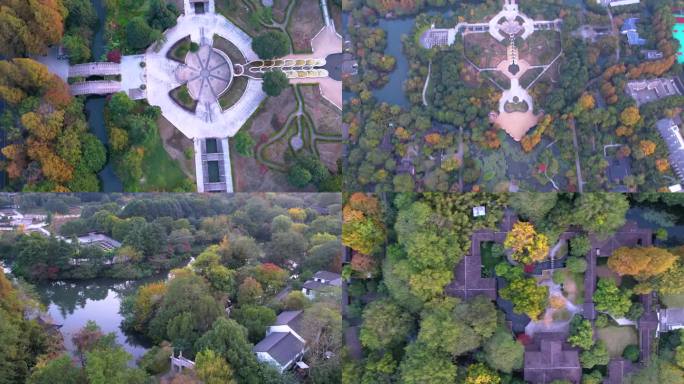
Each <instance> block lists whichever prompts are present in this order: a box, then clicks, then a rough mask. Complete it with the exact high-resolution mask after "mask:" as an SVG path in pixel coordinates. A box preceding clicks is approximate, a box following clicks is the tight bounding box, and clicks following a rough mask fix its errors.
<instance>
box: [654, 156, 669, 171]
mask: <svg viewBox="0 0 684 384" xmlns="http://www.w3.org/2000/svg"><path fill="white" fill-rule="evenodd" d="M656 169H657V170H658V172H660V173H665V172H667V171H669V170H670V162H669V161H668V160H667V159H657V160H656Z"/></svg>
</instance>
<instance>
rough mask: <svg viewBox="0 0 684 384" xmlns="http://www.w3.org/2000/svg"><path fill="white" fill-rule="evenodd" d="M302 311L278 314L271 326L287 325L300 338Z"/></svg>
mask: <svg viewBox="0 0 684 384" xmlns="http://www.w3.org/2000/svg"><path fill="white" fill-rule="evenodd" d="M301 314H302V311H283V312H280V314H279V315H278V317H276V321H275V323H274V324H273V325H287V326H289V327H290V328H292V330H293V331H295V332H297V333H298V334H299V335H300V336H301V330H302V329H301V323H302V316H301Z"/></svg>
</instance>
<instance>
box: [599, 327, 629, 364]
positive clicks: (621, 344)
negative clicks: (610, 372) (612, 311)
mask: <svg viewBox="0 0 684 384" xmlns="http://www.w3.org/2000/svg"><path fill="white" fill-rule="evenodd" d="M596 332H597V336H598V338H599V340H603V341H604V342H605V343H606V346H607V347H608V353H609V354H610V357H619V356H622V351H624V350H625V347H626V346H628V345H630V344H639V341H638V338H637V332H636V329H635V328H634V327H631V326H630V327H617V326H610V327H605V328H599V329H598V330H597V331H596Z"/></svg>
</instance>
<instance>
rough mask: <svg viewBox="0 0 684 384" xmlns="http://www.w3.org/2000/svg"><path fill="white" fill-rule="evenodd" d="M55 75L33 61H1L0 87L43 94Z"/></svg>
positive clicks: (22, 59)
mask: <svg viewBox="0 0 684 384" xmlns="http://www.w3.org/2000/svg"><path fill="white" fill-rule="evenodd" d="M53 79H54V74H52V73H51V72H50V71H49V70H48V68H47V67H46V66H45V65H43V64H41V63H39V62H37V61H35V60H33V59H25V58H15V59H12V60H7V61H0V85H4V86H8V87H13V88H18V89H21V90H22V91H24V92H26V93H28V94H33V95H35V94H42V93H43V92H45V90H46V89H47V88H48V86H49V85H50V82H51V81H53Z"/></svg>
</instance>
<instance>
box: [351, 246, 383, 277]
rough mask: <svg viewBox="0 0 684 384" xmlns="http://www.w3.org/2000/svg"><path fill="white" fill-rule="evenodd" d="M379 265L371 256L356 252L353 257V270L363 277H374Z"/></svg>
mask: <svg viewBox="0 0 684 384" xmlns="http://www.w3.org/2000/svg"><path fill="white" fill-rule="evenodd" d="M377 265H378V263H377V261H376V260H375V258H374V257H373V256H371V255H365V254H363V253H358V252H355V253H354V255H353V256H352V260H351V268H352V270H354V271H356V272H359V273H360V274H361V275H362V276H363V277H367V276H369V275H372V274H373V273H374V272H375V271H376V269H377Z"/></svg>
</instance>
